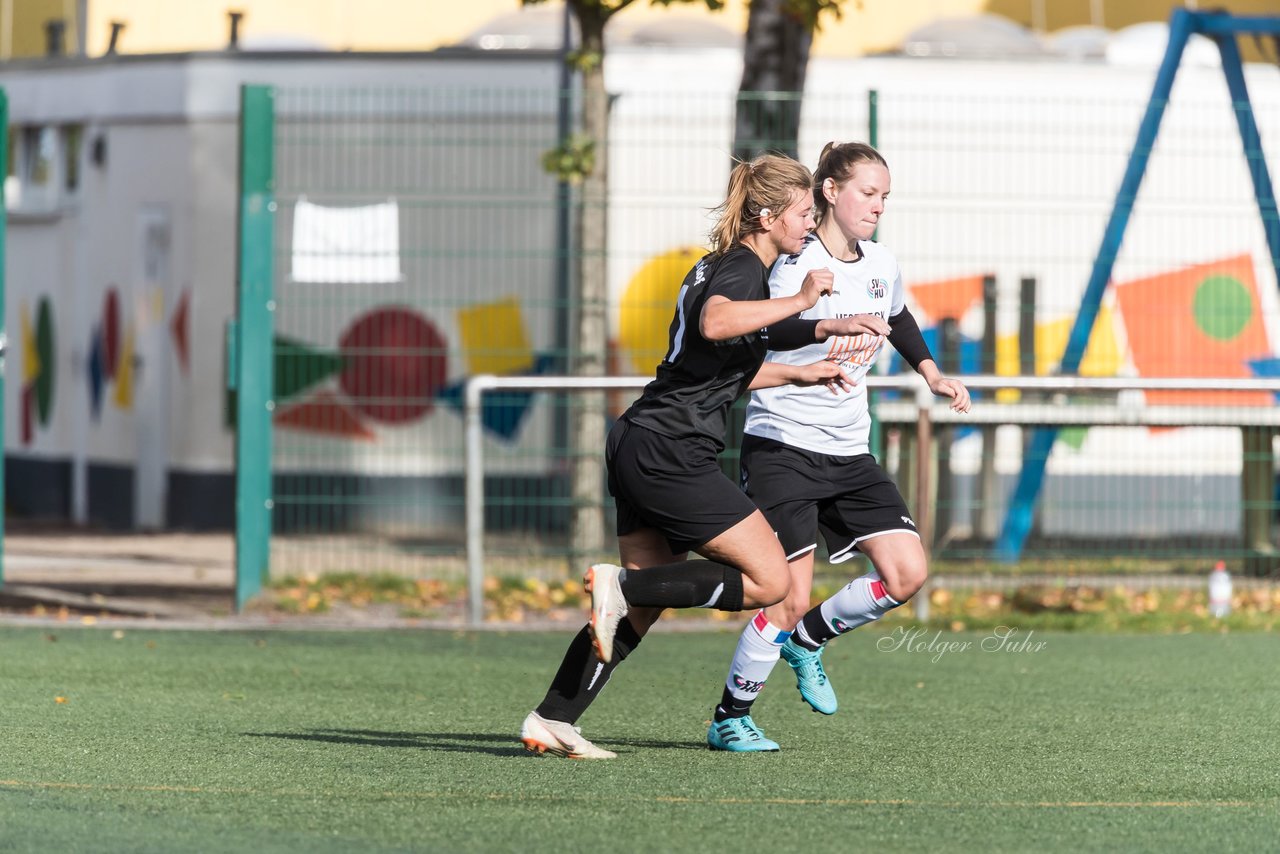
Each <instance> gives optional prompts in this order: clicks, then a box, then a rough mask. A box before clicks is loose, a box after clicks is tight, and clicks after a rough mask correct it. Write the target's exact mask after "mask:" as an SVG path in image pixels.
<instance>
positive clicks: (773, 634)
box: [715, 611, 791, 722]
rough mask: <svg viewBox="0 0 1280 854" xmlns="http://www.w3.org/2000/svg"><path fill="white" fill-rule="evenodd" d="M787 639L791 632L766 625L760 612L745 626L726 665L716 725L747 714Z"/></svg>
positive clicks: (716, 714)
mask: <svg viewBox="0 0 1280 854" xmlns="http://www.w3.org/2000/svg"><path fill="white" fill-rule="evenodd" d="M789 637H791V632H787V631H783V630H782V629H780V628H778V627H777V626H775V625H773V624H772V623H770V622H769V620H768V618H767V617H765V615H764V611H759V612H757V613H756V616H755V618H754V619H753V620H752V621H751V622H749V623H747V625H746V626H745V627H744V628H743V630H742V635H741V636H740V637H739V638H738V648H737V649H735V650H734V652H733V661H732V662H731V663H730V664H729V678H728V679H726V680H725V685H724V694H723V695H722V696H721V697H720V705H719V706H717V707H716V711H715V719H716V721H717V722H719V721H722V720H724V719H725V718H740V717H743V716H744V715H748V714H750V713H751V704H752V703H754V702H755V701H756V698H757V697H759V696H760V691H761V690H762V689H763V688H764V685H765V682H766V681H767V680H768V678H769V674H770V673H771V672H772V671H773V666H774V665H775V664H777V663H778V658H779V657H780V655H781V654H782V645H783V644H784V643H786V642H787V638H789Z"/></svg>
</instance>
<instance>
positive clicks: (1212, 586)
mask: <svg viewBox="0 0 1280 854" xmlns="http://www.w3.org/2000/svg"><path fill="white" fill-rule="evenodd" d="M1209 613H1210V614H1212V615H1213V616H1215V617H1217V618H1218V619H1222V618H1223V617H1225V616H1227V615H1228V614H1230V613H1231V576H1230V574H1228V573H1227V565H1226V564H1225V563H1223V562H1222V561H1218V562H1217V563H1216V564H1215V565H1214V567H1213V572H1210V573H1209Z"/></svg>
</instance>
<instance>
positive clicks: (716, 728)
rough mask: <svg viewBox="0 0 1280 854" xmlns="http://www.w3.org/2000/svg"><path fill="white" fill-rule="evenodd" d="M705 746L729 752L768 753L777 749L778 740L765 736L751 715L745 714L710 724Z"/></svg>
mask: <svg viewBox="0 0 1280 854" xmlns="http://www.w3.org/2000/svg"><path fill="white" fill-rule="evenodd" d="M707 746H708V747H710V748H711V749H712V750H728V751H729V752H730V753H768V752H770V751H774V750H777V749H778V742H776V741H770V740H769V739H767V738H765V737H764V733H762V732H761V731H760V727H758V726H756V723H755V721H753V720H751V715H746V716H745V717H741V718H726V719H725V720H722V721H719V722H717V723H713V724H711V729H709V730H707Z"/></svg>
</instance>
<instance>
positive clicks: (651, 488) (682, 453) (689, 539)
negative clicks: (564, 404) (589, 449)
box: [605, 419, 756, 554]
mask: <svg viewBox="0 0 1280 854" xmlns="http://www.w3.org/2000/svg"><path fill="white" fill-rule="evenodd" d="M716 457H717V453H716V447H715V445H714V444H712V443H711V442H709V441H706V440H698V439H670V438H667V437H666V436H662V435H659V434H657V433H654V432H653V431H652V430H646V429H645V428H644V427H637V426H636V425H634V424H631V423H630V422H628V421H626V420H625V419H620V420H619V421H618V422H617V423H615V424H614V425H613V430H611V431H610V432H609V439H608V441H607V442H606V443H605V465H606V466H607V467H608V471H609V494H610V495H612V496H613V498H614V501H615V503H616V504H617V508H618V536H623V535H625V534H630V533H632V532H633V531H638V530H641V529H644V528H654V529H656V530H658V531H660V532H661V533H662V535H663V536H664V537H666V538H667V544H668V545H670V546H671V551H672V552H674V553H676V554H679V553H680V552H686V551H691V550H693V549H696V548H697V547H698V546H701V545H702V544H703V543H705V542H707V541H708V540H711V539H714V538H715V537H718V536H719V535H720V534H723V533H724V532H725V531H727V530H729V529H730V528H732V527H733V526H734V525H736V524H738V523H739V522H741V521H742V520H743V519H745V518H747V517H748V516H750V515H751V514H752V513H754V512H756V506H755V505H754V504H752V503H751V499H750V498H748V497H747V496H746V495H744V494H743V493H742V490H740V489H738V487H736V486H734V484H733V481H731V480H730V479H729V478H727V477H725V475H724V472H722V471H721V470H720V463H719V462H718V461H717V459H716Z"/></svg>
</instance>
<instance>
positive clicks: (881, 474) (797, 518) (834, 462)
mask: <svg viewBox="0 0 1280 854" xmlns="http://www.w3.org/2000/svg"><path fill="white" fill-rule="evenodd" d="M742 489H743V491H744V492H746V493H747V495H749V496H751V499H752V500H753V501H754V502H755V503H756V504H757V505H758V506H759V508H760V510H761V511H762V512H763V513H764V516H765V518H766V519H768V520H769V524H770V525H772V526H773V529H774V531H776V532H777V534H778V540H779V542H781V543H782V548H783V551H785V552H786V553H787V560H792V559H794V558H796V557H799V556H800V555H802V554H804V553H805V552H807V551H810V550H812V549H815V548H817V545H818V531H819V530H821V531H822V538H823V539H824V540H826V543H827V550H828V552H830V556H831V562H832V563H841V562H843V561H846V560H848V559H849V558H851V557H853V551H854V549H856V548H857V547H858V543H859V542H861V541H862V540H866V539H869V538H871V537H876V536H879V535H881V534H889V533H896V532H905V533H911V534H915V533H916V523H915V522H914V521H913V520H912V519H911V513H910V512H909V511H908V510H907V505H906V503H905V502H904V501H903V500H902V494H901V493H900V492H898V487H897V485H895V484H894V482H893V481H892V480H890V479H889V475H887V474H885V471H884V469H882V468H880V464H879V463H877V462H876V459H875V457H873V456H872V455H871V454H858V455H857V456H854V457H835V456H831V455H829V454H818V453H814V452H813V451H805V450H802V449H800V448H794V447H791V446H790V445H784V444H782V443H781V442H776V441H774V440H773V439H762V438H760V437H759V436H752V435H750V434H748V435H746V436H744V437H743V439H742ZM917 536H918V534H917Z"/></svg>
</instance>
